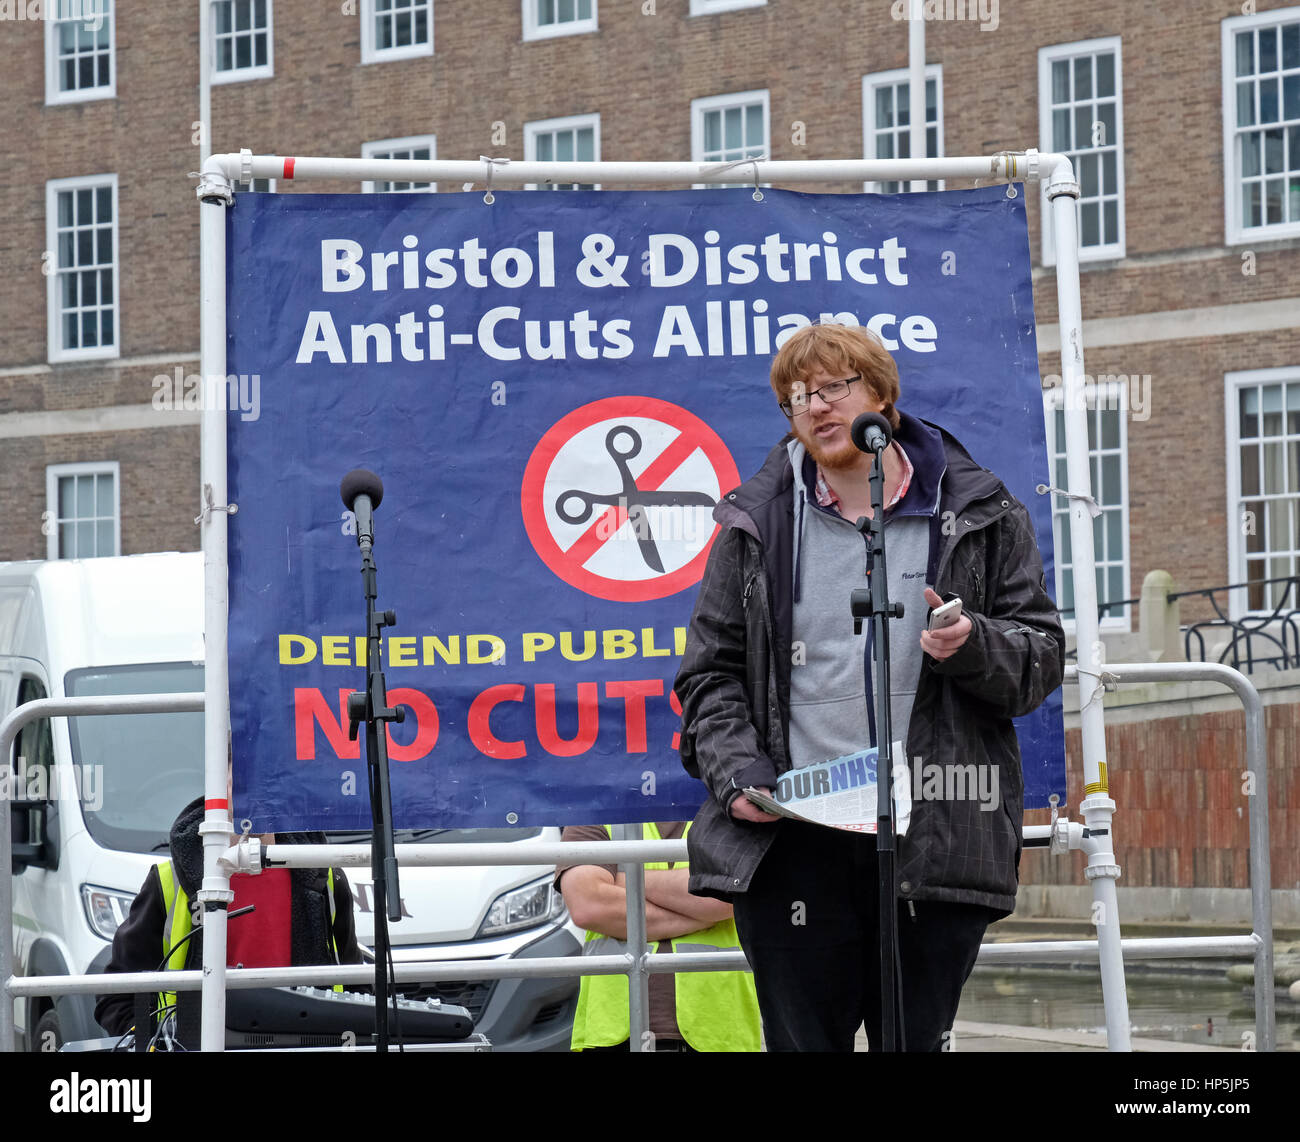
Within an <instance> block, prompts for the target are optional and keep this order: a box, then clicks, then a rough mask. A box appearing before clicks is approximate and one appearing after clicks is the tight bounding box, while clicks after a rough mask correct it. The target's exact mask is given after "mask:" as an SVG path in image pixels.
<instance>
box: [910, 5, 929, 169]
mask: <svg viewBox="0 0 1300 1142" xmlns="http://www.w3.org/2000/svg"><path fill="white" fill-rule="evenodd" d="M907 106H908V143H909V144H910V146H911V151H910V153H911V155H912V157H913V158H915V159H923V158H925V17H924V15H923V14H922V11H921V0H912V5H911V8H910V9H909V10H908V19H907ZM909 189H910V190H912V191H914V192H917V193H919V192H921V191H923V190H924V189H925V183H924V182H919V181H917V180H915V179H914V180H913V181H912V184H911V186H910V187H909Z"/></svg>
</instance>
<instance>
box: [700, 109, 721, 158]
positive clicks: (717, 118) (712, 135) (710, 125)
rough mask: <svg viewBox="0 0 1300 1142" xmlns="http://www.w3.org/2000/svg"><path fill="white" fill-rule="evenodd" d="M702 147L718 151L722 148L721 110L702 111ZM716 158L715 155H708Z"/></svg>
mask: <svg viewBox="0 0 1300 1142" xmlns="http://www.w3.org/2000/svg"><path fill="white" fill-rule="evenodd" d="M704 149H705V150H706V151H710V152H712V151H719V150H721V149H722V112H720V111H706V112H705V113H704ZM709 157H710V158H716V157H717V156H716V155H712V154H711V155H710V156H709Z"/></svg>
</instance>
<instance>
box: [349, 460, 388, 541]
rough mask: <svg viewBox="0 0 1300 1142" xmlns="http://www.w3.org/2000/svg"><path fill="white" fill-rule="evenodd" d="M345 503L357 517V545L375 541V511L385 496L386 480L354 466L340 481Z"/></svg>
mask: <svg viewBox="0 0 1300 1142" xmlns="http://www.w3.org/2000/svg"><path fill="white" fill-rule="evenodd" d="M339 495H341V496H342V497H343V503H344V505H345V506H346V507H347V509H348V511H350V512H351V513H352V514H353V515H354V516H356V517H357V545H358V546H362V544H363V541H364V545H365V546H366V547H369V546H370V545H371V544H373V543H374V541H375V521H374V515H373V512H374V510H375V508H377V507H378V506H379V505H380V503H381V501H382V500H383V498H384V481H383V480H381V479H380V478H379V477H378V476H376V475H375V474H374V473H373V472H371V471H369V470H368V469H366V468H353V469H352V471H351V472H349V473H348V474H347V475H346V476H344V477H343V479H342V481H341V482H340V483H339Z"/></svg>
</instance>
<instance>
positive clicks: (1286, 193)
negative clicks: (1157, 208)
mask: <svg viewBox="0 0 1300 1142" xmlns="http://www.w3.org/2000/svg"><path fill="white" fill-rule="evenodd" d="M1223 153H1224V164H1223V178H1224V211H1225V221H1226V240H1227V243H1228V244H1229V245H1233V244H1235V243H1240V242H1250V241H1255V240H1257V239H1259V238H1294V237H1297V236H1300V8H1279V9H1275V10H1274V11H1272V12H1260V13H1257V14H1255V15H1253V16H1236V17H1233V18H1232V19H1230V20H1224V21H1223Z"/></svg>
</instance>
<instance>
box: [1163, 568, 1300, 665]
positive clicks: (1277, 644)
mask: <svg viewBox="0 0 1300 1142" xmlns="http://www.w3.org/2000/svg"><path fill="white" fill-rule="evenodd" d="M1273 583H1285V584H1286V587H1285V588H1284V589H1283V590H1282V593H1281V595H1280V596H1279V597H1278V599H1277V602H1276V604H1275V605H1274V607H1273V611H1272V613H1271V614H1268V615H1265V614H1263V613H1260V612H1256V613H1254V614H1251V615H1247V616H1245V617H1243V618H1239V619H1234V618H1232V617H1231V616H1230V615H1228V614H1227V613H1226V612H1225V610H1224V607H1223V605H1222V604H1221V603H1220V601H1219V599H1218V598H1216V595H1217V593H1218V592H1219V591H1240V590H1243V589H1246V590H1249V589H1250V588H1253V587H1260V588H1263V587H1266V586H1269V585H1270V584H1273ZM1293 590H1295V591H1296V603H1294V604H1291V605H1288V600H1289V599H1290V597H1291V593H1292V591H1293ZM1191 598H1205V599H1208V600H1209V602H1210V606H1212V607H1213V608H1214V613H1215V616H1216V617H1215V618H1213V619H1205V620H1203V621H1201V622H1196V623H1190V624H1188V625H1186V626H1184V627H1183V628H1182V630H1183V654H1184V657H1186V659H1187V660H1188V661H1189V662H1191V661H1193V659H1192V641H1193V639H1194V640H1195V641H1196V644H1197V648H1198V650H1199V652H1200V654H1199V658H1198V659H1197V660H1196V661H1200V662H1204V661H1205V635H1204V632H1205V631H1207V630H1228V631H1230V632H1231V637H1230V638H1229V640H1228V644H1227V646H1225V647H1224V648H1223V650H1222V651H1220V653H1219V658H1218V661H1219V662H1221V663H1226V662H1227V660H1228V658H1229V656H1231V666H1232V668H1233V669H1234V670H1241V669H1242V662H1243V661H1244V662H1245V672H1246V673H1247V674H1250V673H1253V672H1254V669H1255V666H1256V665H1259V666H1271V667H1273V668H1274V669H1277V670H1291V669H1295V668H1297V667H1300V623H1298V622H1297V619H1298V618H1300V609H1298V607H1297V605H1296V604H1300V576H1295V575H1282V576H1279V577H1277V578H1275V579H1252V580H1251V581H1250V582H1247V583H1229V584H1226V585H1225V586H1222V587H1200V588H1197V589H1196V590H1193V591H1176V592H1173V593H1171V594H1170V595H1169V596H1168V601H1169V602H1171V603H1172V602H1175V601H1176V600H1178V599H1191ZM1248 602H1249V600H1248ZM1274 624H1277V630H1276V632H1275V631H1271V630H1269V629H1267V628H1268V627H1270V626H1273V625H1274ZM1257 639H1258V640H1260V641H1262V642H1263V643H1264V644H1265V646H1266V647H1267V646H1270V645H1271V646H1272V647H1273V648H1274V649H1275V650H1276V651H1277V653H1276V654H1272V655H1257V654H1256V653H1255V640H1257ZM1243 646H1244V647H1245V654H1244V656H1243V654H1242V650H1241V648H1242V647H1243Z"/></svg>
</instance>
